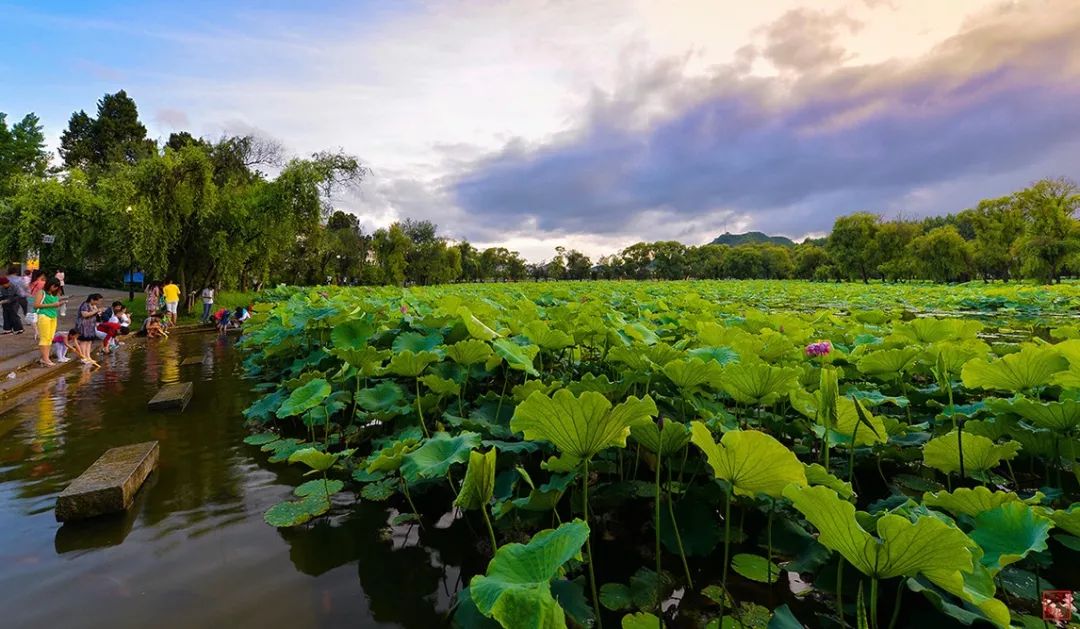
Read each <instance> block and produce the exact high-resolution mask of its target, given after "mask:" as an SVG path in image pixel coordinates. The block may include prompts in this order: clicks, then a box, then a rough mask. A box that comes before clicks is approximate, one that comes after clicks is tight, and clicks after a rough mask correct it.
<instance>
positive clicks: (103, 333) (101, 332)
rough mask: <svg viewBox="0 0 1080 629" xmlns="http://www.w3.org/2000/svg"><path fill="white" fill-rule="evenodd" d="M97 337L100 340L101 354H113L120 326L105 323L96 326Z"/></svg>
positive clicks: (109, 322)
mask: <svg viewBox="0 0 1080 629" xmlns="http://www.w3.org/2000/svg"><path fill="white" fill-rule="evenodd" d="M96 334H97V337H98V338H99V339H101V353H103V354H109V353H111V352H113V351H114V350H115V349H116V347H117V345H118V344H119V343H117V341H116V337H118V336H120V324H119V323H112V322H111V321H106V322H104V323H99V324H98V325H97V332H96Z"/></svg>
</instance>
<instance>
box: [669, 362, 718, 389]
mask: <svg viewBox="0 0 1080 629" xmlns="http://www.w3.org/2000/svg"><path fill="white" fill-rule="evenodd" d="M663 371H664V375H665V376H667V377H668V379H669V380H671V382H672V383H674V384H675V386H677V387H679V388H680V389H693V388H695V387H699V386H701V385H703V384H706V383H709V382H710V381H715V380H719V376H720V367H719V365H717V364H716V363H713V362H709V363H706V362H705V361H703V360H701V359H700V358H691V359H689V360H673V361H670V362H668V363H667V364H665V365H664V370H663Z"/></svg>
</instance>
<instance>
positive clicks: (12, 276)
mask: <svg viewBox="0 0 1080 629" xmlns="http://www.w3.org/2000/svg"><path fill="white" fill-rule="evenodd" d="M7 278H8V281H9V282H11V285H12V286H14V287H15V292H16V294H17V296H16V299H15V303H16V305H17V306H18V307H19V308H20V309H21V310H22V313H23V316H24V317H25V316H26V315H27V314H29V312H30V300H29V297H30V292H29V288H30V281H29V279H30V278H28V277H26V276H25V275H22V274H21V273H19V267H17V266H10V267H8V275H7Z"/></svg>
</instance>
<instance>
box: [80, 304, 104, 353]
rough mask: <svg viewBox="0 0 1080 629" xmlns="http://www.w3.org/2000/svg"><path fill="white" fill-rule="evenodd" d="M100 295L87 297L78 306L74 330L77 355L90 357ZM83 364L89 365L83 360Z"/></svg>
mask: <svg viewBox="0 0 1080 629" xmlns="http://www.w3.org/2000/svg"><path fill="white" fill-rule="evenodd" d="M100 303H101V293H92V294H90V295H87V297H86V301H84V302H83V303H82V304H81V305H80V306H79V313H78V314H77V315H76V317H75V329H77V330H78V331H79V354H80V355H82V356H91V355H92V354H91V350H92V349H93V347H94V340H96V339H97V326H98V320H97V317H98V313H100V312H101V307H100V305H99V304H100ZM83 363H84V364H89V362H88V361H87V359H86V358H83Z"/></svg>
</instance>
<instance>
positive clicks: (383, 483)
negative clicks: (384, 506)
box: [360, 478, 398, 502]
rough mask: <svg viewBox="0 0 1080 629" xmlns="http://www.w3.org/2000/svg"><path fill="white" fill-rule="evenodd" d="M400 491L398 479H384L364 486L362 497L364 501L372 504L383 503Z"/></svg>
mask: <svg viewBox="0 0 1080 629" xmlns="http://www.w3.org/2000/svg"><path fill="white" fill-rule="evenodd" d="M397 491H398V479H397V478H384V479H382V480H379V481H375V482H374V483H368V484H367V485H364V488H363V489H361V490H360V497H361V498H363V499H364V500H371V501H372V502H383V501H384V500H389V499H390V496H393V495H394V494H396V493H397Z"/></svg>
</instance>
